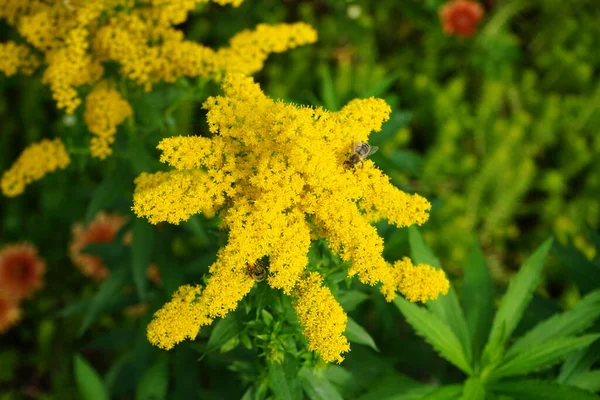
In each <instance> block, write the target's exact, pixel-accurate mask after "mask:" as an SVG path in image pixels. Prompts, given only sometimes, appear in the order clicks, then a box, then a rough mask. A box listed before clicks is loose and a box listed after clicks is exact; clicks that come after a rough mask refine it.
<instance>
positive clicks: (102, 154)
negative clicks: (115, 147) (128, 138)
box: [83, 81, 132, 159]
mask: <svg viewBox="0 0 600 400" xmlns="http://www.w3.org/2000/svg"><path fill="white" fill-rule="evenodd" d="M131 114H132V110H131V106H130V105H129V103H128V102H127V101H126V100H125V99H124V98H123V97H122V96H121V94H120V93H119V92H118V91H117V90H116V89H115V88H114V87H113V86H112V85H111V84H110V83H108V82H106V81H103V82H101V83H99V84H98V85H96V87H95V88H94V90H92V92H91V93H90V94H89V95H88V96H87V98H86V100H85V112H84V114H83V119H84V121H85V123H86V125H87V126H88V129H89V130H90V132H91V133H93V134H94V135H96V137H95V138H94V139H95V140H96V141H97V142H95V143H93V144H92V156H94V157H97V158H101V159H104V158H106V157H107V156H108V155H109V154H110V153H111V152H112V150H111V149H110V145H111V144H112V143H113V142H114V140H115V139H114V135H115V134H116V133H117V126H118V125H119V124H121V123H122V122H123V121H125V119H127V117H129V116H131Z"/></svg>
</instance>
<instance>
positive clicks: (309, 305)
mask: <svg viewBox="0 0 600 400" xmlns="http://www.w3.org/2000/svg"><path fill="white" fill-rule="evenodd" d="M294 295H295V296H296V301H295V302H294V310H295V311H296V315H298V320H299V321H300V325H302V327H303V328H304V336H306V338H307V339H308V348H309V350H311V351H316V352H317V353H319V354H320V355H321V357H323V360H325V361H327V362H333V361H337V362H338V363H340V362H342V360H343V359H344V358H343V357H342V356H341V354H342V353H347V352H348V351H350V344H349V343H348V340H347V339H346V337H345V336H344V331H345V330H346V322H347V321H348V317H347V316H346V313H344V310H343V309H342V306H340V305H339V303H338V302H337V301H336V300H335V298H334V297H333V295H332V294H331V292H330V291H329V289H328V288H326V287H325V286H323V278H322V277H321V276H320V275H319V274H317V273H314V272H312V273H309V274H308V275H307V276H306V277H305V279H303V280H302V282H301V283H299V284H298V286H297V288H296V291H295V293H294Z"/></svg>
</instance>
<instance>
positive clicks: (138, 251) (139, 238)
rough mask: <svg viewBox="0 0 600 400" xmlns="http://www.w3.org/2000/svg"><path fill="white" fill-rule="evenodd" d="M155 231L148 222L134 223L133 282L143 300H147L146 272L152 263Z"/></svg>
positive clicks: (132, 249) (132, 250) (132, 248)
mask: <svg viewBox="0 0 600 400" xmlns="http://www.w3.org/2000/svg"><path fill="white" fill-rule="evenodd" d="M153 246H154V230H153V228H152V225H150V224H149V223H148V221H146V220H143V219H141V218H137V219H136V220H135V221H134V222H133V243H132V245H131V257H132V262H131V265H132V269H133V271H132V272H133V282H134V284H135V288H136V290H137V294H138V296H139V298H140V299H141V300H145V299H146V285H147V279H146V270H147V269H148V266H149V265H150V263H151V261H152V249H153Z"/></svg>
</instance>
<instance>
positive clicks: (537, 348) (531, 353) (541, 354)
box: [490, 334, 600, 380]
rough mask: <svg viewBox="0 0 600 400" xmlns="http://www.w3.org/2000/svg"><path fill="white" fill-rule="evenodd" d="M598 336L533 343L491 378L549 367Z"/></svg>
mask: <svg viewBox="0 0 600 400" xmlns="http://www.w3.org/2000/svg"><path fill="white" fill-rule="evenodd" d="M598 338H600V334H594V335H584V336H581V337H567V338H560V339H553V340H549V341H547V342H545V343H541V344H538V345H532V346H530V347H529V349H527V350H525V351H523V352H521V353H519V354H517V355H516V356H515V357H513V358H510V359H507V360H506V361H504V362H503V363H502V364H501V365H500V366H499V367H498V368H497V369H495V370H494V371H492V372H491V373H490V379H496V380H497V379H500V378H504V377H507V376H515V375H524V374H527V373H529V372H534V371H540V370H543V369H545V368H549V367H551V366H553V365H555V364H556V363H558V362H560V361H561V360H563V359H564V358H565V357H566V356H567V355H568V354H570V353H572V352H574V351H576V350H579V349H581V348H584V347H586V346H589V345H590V344H592V343H593V342H594V341H595V340H596V339H598Z"/></svg>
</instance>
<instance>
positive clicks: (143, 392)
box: [135, 354, 169, 400]
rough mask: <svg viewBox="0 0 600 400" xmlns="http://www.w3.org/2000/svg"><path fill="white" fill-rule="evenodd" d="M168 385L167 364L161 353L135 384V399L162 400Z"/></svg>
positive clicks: (166, 358) (164, 356)
mask: <svg viewBox="0 0 600 400" xmlns="http://www.w3.org/2000/svg"><path fill="white" fill-rule="evenodd" d="M168 387H169V364H168V357H167V355H166V354H161V355H160V356H159V357H158V359H157V360H156V362H155V363H154V364H152V366H151V367H150V368H148V369H147V370H146V371H145V372H144V374H143V375H142V378H141V379H140V381H139V383H138V385H137V392H136V395H135V398H136V400H162V399H165V398H166V397H167V391H168Z"/></svg>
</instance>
